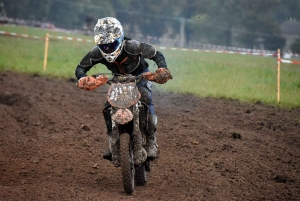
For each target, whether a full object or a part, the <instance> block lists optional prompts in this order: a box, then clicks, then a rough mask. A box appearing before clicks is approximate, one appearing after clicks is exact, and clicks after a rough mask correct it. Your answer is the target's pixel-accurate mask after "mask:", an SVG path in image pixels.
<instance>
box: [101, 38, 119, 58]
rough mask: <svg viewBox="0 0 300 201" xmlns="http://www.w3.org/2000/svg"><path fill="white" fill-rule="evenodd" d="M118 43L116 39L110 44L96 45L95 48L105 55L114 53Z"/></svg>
mask: <svg viewBox="0 0 300 201" xmlns="http://www.w3.org/2000/svg"><path fill="white" fill-rule="evenodd" d="M119 45H120V42H119V40H118V39H116V40H115V41H114V42H112V43H107V44H98V45H97V46H98V47H99V48H100V50H101V51H102V52H104V53H106V54H110V53H113V52H114V51H116V49H117V48H118V47H119Z"/></svg>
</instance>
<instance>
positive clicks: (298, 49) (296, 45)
mask: <svg viewBox="0 0 300 201" xmlns="http://www.w3.org/2000/svg"><path fill="white" fill-rule="evenodd" d="M290 48H291V51H292V52H293V53H296V54H300V35H298V37H297V38H296V39H295V40H294V42H293V43H292V44H291V47H290Z"/></svg>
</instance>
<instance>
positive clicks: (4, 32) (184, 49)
mask: <svg viewBox="0 0 300 201" xmlns="http://www.w3.org/2000/svg"><path fill="white" fill-rule="evenodd" d="M0 34H2V35H10V36H17V37H24V38H33V39H40V40H45V39H46V38H45V37H40V36H30V35H27V34H19V33H13V32H7V31H1V30H0ZM49 37H50V38H53V39H59V40H69V41H78V42H94V41H93V40H88V39H82V38H73V37H66V36H54V35H49ZM158 48H159V49H162V50H175V51H177V50H180V51H193V52H208V53H209V52H212V53H224V54H241V55H254V56H264V57H268V56H272V57H276V56H277V53H264V52H259V53H258V52H241V51H227V50H202V49H189V48H173V47H162V46H159V47H158ZM293 56H299V55H298V54H293ZM278 61H279V62H281V63H290V64H300V61H293V60H286V59H280V60H278Z"/></svg>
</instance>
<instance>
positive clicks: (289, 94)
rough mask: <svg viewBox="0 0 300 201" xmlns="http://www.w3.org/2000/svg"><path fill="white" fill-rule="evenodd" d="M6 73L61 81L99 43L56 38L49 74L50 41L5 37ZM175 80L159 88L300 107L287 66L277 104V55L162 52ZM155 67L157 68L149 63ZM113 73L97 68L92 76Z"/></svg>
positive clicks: (295, 72)
mask: <svg viewBox="0 0 300 201" xmlns="http://www.w3.org/2000/svg"><path fill="white" fill-rule="evenodd" d="M0 31H9V32H15V33H20V34H28V35H35V36H41V37H44V36H45V34H46V33H47V32H49V34H50V35H56V36H57V35H60V36H69V37H78V38H85V39H90V40H91V39H92V36H85V35H73V34H69V33H57V32H53V31H47V30H40V29H33V28H25V27H11V26H0ZM0 44H1V48H0V70H1V71H4V70H12V71H19V72H28V73H38V74H41V75H45V76H54V77H60V78H65V77H67V78H69V77H75V76H74V71H75V68H76V66H77V64H78V63H79V61H80V60H81V59H82V57H83V56H84V55H85V54H86V53H87V52H88V51H89V50H90V49H91V48H92V47H93V46H94V44H93V43H88V42H76V41H67V40H59V39H53V38H52V39H50V42H49V52H48V65H47V69H46V70H43V60H44V50H45V42H44V40H38V39H30V38H21V37H16V36H6V35H0ZM161 51H162V52H163V53H164V55H165V57H166V60H167V63H168V67H169V69H170V70H171V72H172V75H173V77H174V79H173V80H171V81H169V82H168V83H167V84H164V85H162V86H158V85H157V84H155V87H156V88H159V89H162V90H168V91H172V92H175V93H183V94H194V95H196V96H199V97H217V98H232V99H238V100H240V101H245V102H256V101H260V102H263V103H266V104H270V105H278V106H281V107H300V66H299V65H291V64H281V99H280V100H281V102H280V104H277V97H276V96H277V60H276V58H273V57H260V56H250V55H231V54H218V53H204V52H192V51H180V50H177V51H174V50H161ZM149 64H150V69H151V70H153V71H154V70H155V69H156V66H155V65H154V63H153V62H152V61H149ZM96 72H97V73H99V72H102V73H105V72H108V71H107V70H106V67H105V66H102V65H97V66H96V67H95V68H93V69H92V70H91V71H90V72H89V74H92V73H96Z"/></svg>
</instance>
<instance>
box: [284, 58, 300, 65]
mask: <svg viewBox="0 0 300 201" xmlns="http://www.w3.org/2000/svg"><path fill="white" fill-rule="evenodd" d="M279 62H280V63H288V64H297V65H300V61H294V60H287V59H279Z"/></svg>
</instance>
